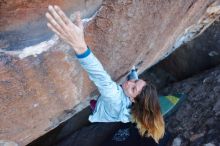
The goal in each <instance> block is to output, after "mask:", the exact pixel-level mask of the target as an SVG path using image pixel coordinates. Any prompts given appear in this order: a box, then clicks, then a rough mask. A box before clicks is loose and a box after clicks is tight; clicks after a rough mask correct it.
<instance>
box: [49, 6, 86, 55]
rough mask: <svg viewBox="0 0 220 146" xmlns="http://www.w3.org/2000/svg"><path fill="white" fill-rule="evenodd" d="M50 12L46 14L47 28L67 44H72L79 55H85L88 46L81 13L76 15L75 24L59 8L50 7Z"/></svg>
mask: <svg viewBox="0 0 220 146" xmlns="http://www.w3.org/2000/svg"><path fill="white" fill-rule="evenodd" d="M48 10H49V12H47V13H46V17H47V19H48V23H47V26H48V27H49V28H50V29H51V30H52V31H53V32H55V33H56V34H57V35H58V36H59V37H60V38H62V39H63V40H64V41H65V42H66V43H68V44H70V45H71V46H72V48H73V49H74V51H75V52H76V53H77V54H82V53H84V52H85V51H86V50H87V45H86V42H85V39H84V30H83V22H82V20H81V17H80V12H77V13H76V21H75V23H73V22H72V21H71V20H70V19H69V18H68V17H67V16H66V14H65V13H64V12H63V11H62V10H61V9H60V7H59V6H56V5H55V6H51V5H49V7H48Z"/></svg>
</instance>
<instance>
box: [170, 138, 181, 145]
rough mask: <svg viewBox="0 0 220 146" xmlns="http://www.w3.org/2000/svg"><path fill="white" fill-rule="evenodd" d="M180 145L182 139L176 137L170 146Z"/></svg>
mask: <svg viewBox="0 0 220 146" xmlns="http://www.w3.org/2000/svg"><path fill="white" fill-rule="evenodd" d="M181 143H182V139H181V138H180V137H176V138H175V139H174V140H173V143H172V146H180V145H181Z"/></svg>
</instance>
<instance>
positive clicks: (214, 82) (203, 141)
mask: <svg viewBox="0 0 220 146" xmlns="http://www.w3.org/2000/svg"><path fill="white" fill-rule="evenodd" d="M160 92H161V93H160V94H173V93H176V92H182V93H185V94H186V95H187V98H186V100H185V101H184V102H183V103H182V104H181V106H180V107H179V108H178V110H177V111H176V112H175V113H174V114H172V115H171V116H170V117H169V118H168V119H167V121H166V126H167V129H168V131H169V132H171V134H172V135H173V139H172V141H171V142H170V144H169V145H173V146H189V145H190V146H203V145H204V146H219V145H220V125H219V123H220V66H217V67H216V68H213V69H211V70H207V71H205V72H204V73H202V74H198V75H195V76H193V77H191V78H188V79H185V80H182V81H180V82H177V83H174V84H171V85H169V86H167V87H166V88H164V89H163V90H162V91H160Z"/></svg>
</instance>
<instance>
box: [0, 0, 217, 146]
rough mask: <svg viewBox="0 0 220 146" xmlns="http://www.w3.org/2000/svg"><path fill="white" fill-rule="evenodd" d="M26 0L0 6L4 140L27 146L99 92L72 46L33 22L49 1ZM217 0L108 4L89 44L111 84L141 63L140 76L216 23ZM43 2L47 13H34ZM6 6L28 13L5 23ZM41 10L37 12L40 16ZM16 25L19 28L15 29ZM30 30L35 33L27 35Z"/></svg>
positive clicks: (90, 30) (0, 132)
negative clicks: (110, 79)
mask: <svg viewBox="0 0 220 146" xmlns="http://www.w3.org/2000/svg"><path fill="white" fill-rule="evenodd" d="M21 2H22V4H24V5H21V6H20V5H17V6H16V5H14V4H13V3H9V2H8V1H1V7H0V8H1V13H0V14H1V25H0V26H1V38H0V47H1V48H0V52H1V54H0V66H1V71H0V79H1V80H0V119H1V123H0V139H3V140H10V141H15V142H16V143H18V144H19V145H25V144H27V143H29V142H31V141H32V140H34V139H36V138H37V137H39V136H41V135H42V134H44V133H46V132H48V131H49V130H50V129H53V128H54V127H56V126H57V125H58V124H59V123H61V122H62V121H63V120H65V119H67V118H69V117H70V116H71V115H73V114H74V113H76V112H77V110H80V106H81V108H82V107H83V106H82V103H81V104H80V106H78V107H75V106H76V105H77V104H79V103H80V102H84V101H85V100H86V99H85V97H86V96H88V95H91V93H92V92H93V91H94V89H95V88H94V85H93V84H92V83H91V82H90V81H89V79H88V77H87V75H86V74H85V72H84V71H83V70H82V69H81V67H80V66H79V64H78V62H77V61H76V60H75V58H73V57H72V56H73V52H72V51H71V49H70V48H69V47H68V46H67V45H65V44H63V43H62V42H60V41H59V40H58V39H57V38H56V37H53V38H51V39H49V40H47V41H46V38H49V36H50V35H48V34H47V32H48V30H47V31H45V35H44V34H43V32H44V31H42V32H41V31H38V30H40V29H41V28H42V29H43V30H45V29H46V28H45V25H43V26H42V25H37V24H38V23H36V25H29V24H31V23H29V22H32V21H35V22H39V23H44V22H43V20H42V19H43V18H42V19H41V17H43V13H44V11H45V9H46V7H47V5H48V4H49V3H51V1H49V0H48V1H44V2H42V3H41V2H35V4H36V5H35V4H33V5H32V4H31V3H29V2H28V1H21ZM53 2H54V1H53ZM214 2H216V3H214ZM217 2H218V1H217V0H198V1H195V0H177V1H162V0H157V1H154V0H150V1H131V0H122V1H121V0H114V1H110V0H106V1H104V2H103V3H102V6H101V8H100V9H99V11H98V13H97V15H96V17H94V18H93V19H92V20H91V21H90V22H89V23H88V25H87V28H86V40H87V42H88V45H89V46H91V48H92V50H93V51H94V53H95V54H96V55H97V57H98V58H99V59H100V60H101V62H102V63H103V65H104V66H105V67H106V70H107V71H108V72H109V73H110V75H112V77H113V79H116V80H118V81H119V80H123V77H124V76H125V75H126V73H127V72H128V71H129V69H130V68H131V67H132V65H134V64H135V65H137V64H138V65H139V69H140V72H142V71H143V70H145V69H146V68H149V67H150V66H152V65H153V64H155V63H157V62H158V61H159V60H161V59H163V58H164V57H166V56H167V55H168V54H169V53H171V52H172V51H173V50H175V49H176V48H177V47H179V45H180V44H182V43H183V42H185V41H189V40H190V39H192V38H193V37H194V36H196V35H197V34H199V33H200V32H202V31H203V30H204V29H205V28H206V27H207V26H209V24H211V23H212V22H213V21H214V20H215V19H216V18H217V15H218V14H219V12H218V11H219V7H214V6H218V3H217ZM56 3H57V4H60V5H61V6H63V7H64V8H66V10H67V11H68V12H70V13H71V12H72V10H73V6H72V5H71V3H69V2H66V4H65V1H64V2H61V1H57V2H56ZM4 4H6V6H5V5H4ZM15 4H17V3H15ZM39 5H42V6H43V7H44V10H42V11H41V9H37V8H38V7H39ZM7 6H8V9H10V10H13V7H14V8H19V9H15V11H12V14H17V13H16V11H17V12H19V11H20V10H21V11H22V12H24V13H18V14H20V15H17V16H16V15H15V16H16V17H8V18H7V17H6V18H3V17H2V16H4V15H5V16H8V15H10V14H11V13H8V14H7V13H5V11H7V10H8V9H7ZM10 6H13V7H10ZM20 7H21V8H20ZM29 7H34V8H33V9H31V8H29ZM5 8H6V9H5ZM23 8H24V9H23ZM25 8H27V9H25ZM36 11H39V13H36V16H35V15H33V14H35V13H34V12H36ZM3 12H4V13H3ZM31 12H32V13H31ZM3 14H4V15H3ZM24 14H26V15H24ZM30 15H31V16H30ZM10 16H11V15H10ZM22 16H23V17H24V18H23V17H22ZM2 18H3V19H2ZM38 18H39V19H38ZM21 19H22V20H24V21H20V20H21ZM2 20H7V21H6V22H7V23H4V21H2ZM41 20H42V22H41ZM13 22H15V25H11V23H13ZM24 22H27V23H25V24H23V23H24ZM25 26H26V27H27V26H29V27H30V28H29V31H26V33H23V34H22V33H21V34H20V31H19V30H26V29H27V28H26V27H25ZM38 26H39V27H38ZM40 26H41V27H40ZM23 27H25V28H23ZM13 30H14V31H13ZM16 30H18V31H17V33H15V34H20V35H18V36H17V38H13V37H11V36H13V33H11V35H9V34H10V33H7V32H8V31H11V32H16ZM32 31H33V32H35V33H33V34H35V35H30V34H32ZM37 32H39V34H38V33H37ZM21 36H22V37H21ZM23 36H25V37H23ZM19 38H20V40H19ZM22 38H23V39H24V40H23V41H22ZM28 38H30V41H29V39H28ZM26 39H27V40H26ZM35 39H36V40H37V41H35ZM11 40H12V41H11ZM32 40H33V41H32ZM41 41H45V42H42V43H39V42H41ZM22 42H23V43H24V44H21V43H22ZM25 42H27V43H26V44H25ZM28 45H31V46H29V47H28V48H27V46H28ZM25 47H26V48H25ZM216 90H217V91H218V88H216Z"/></svg>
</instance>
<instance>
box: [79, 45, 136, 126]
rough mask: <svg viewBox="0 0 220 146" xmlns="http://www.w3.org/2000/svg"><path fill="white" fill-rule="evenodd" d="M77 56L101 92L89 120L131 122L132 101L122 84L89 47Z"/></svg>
mask: <svg viewBox="0 0 220 146" xmlns="http://www.w3.org/2000/svg"><path fill="white" fill-rule="evenodd" d="M76 56H77V58H78V60H79V62H80V64H81V66H82V67H83V68H84V69H85V70H86V72H87V73H88V75H89V78H90V79H91V80H92V81H93V82H94V83H95V85H96V86H97V88H98V90H99V92H100V94H101V95H100V97H99V98H98V100H97V103H96V107H95V110H94V111H93V113H92V115H90V116H89V121H90V122H117V121H121V122H123V123H127V122H130V120H131V113H130V107H131V104H132V102H131V101H130V98H129V97H127V96H126V95H125V93H124V91H123V89H122V88H121V86H120V85H118V84H117V83H116V82H114V81H113V80H112V79H111V77H110V76H109V74H108V73H107V72H106V71H105V70H104V68H103V66H102V64H101V63H100V62H99V60H98V59H97V58H96V57H95V56H94V54H93V53H92V52H91V50H90V49H89V48H88V49H87V51H86V52H84V53H83V54H80V55H76Z"/></svg>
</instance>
